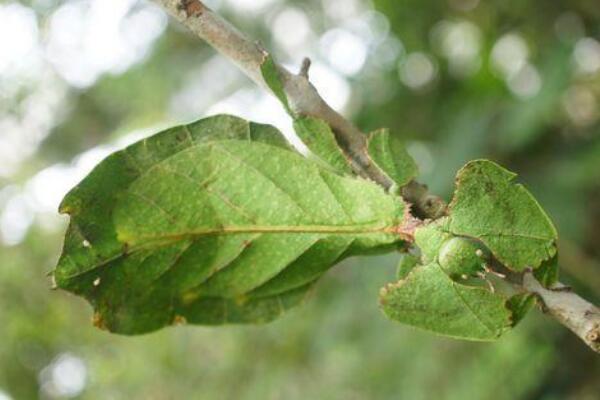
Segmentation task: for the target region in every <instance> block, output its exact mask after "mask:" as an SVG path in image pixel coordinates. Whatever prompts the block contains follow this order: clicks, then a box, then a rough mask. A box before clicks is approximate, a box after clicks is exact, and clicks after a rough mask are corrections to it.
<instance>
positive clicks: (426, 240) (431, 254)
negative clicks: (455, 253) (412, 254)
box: [415, 217, 452, 264]
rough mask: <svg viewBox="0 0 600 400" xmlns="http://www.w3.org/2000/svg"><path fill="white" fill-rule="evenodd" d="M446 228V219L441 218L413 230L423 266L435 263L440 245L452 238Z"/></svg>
mask: <svg viewBox="0 0 600 400" xmlns="http://www.w3.org/2000/svg"><path fill="white" fill-rule="evenodd" d="M447 226H448V218H447V217H443V218H440V219H438V220H436V221H433V222H430V223H427V224H424V225H422V226H420V227H418V228H417V229H416V230H415V244H416V245H417V246H418V247H419V249H421V257H422V259H423V261H422V262H423V264H429V263H432V262H437V258H438V254H439V252H440V249H441V248H442V245H443V244H444V242H446V241H447V240H448V239H450V238H451V237H452V235H451V234H450V233H448V231H447V230H448V228H447Z"/></svg>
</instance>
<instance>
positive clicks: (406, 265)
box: [396, 253, 419, 280]
mask: <svg viewBox="0 0 600 400" xmlns="http://www.w3.org/2000/svg"><path fill="white" fill-rule="evenodd" d="M418 263H419V257H417V256H415V255H414V254H411V253H404V254H402V256H401V258H400V261H399V262H398V267H397V268H396V279H398V280H400V279H404V278H406V277H407V276H408V274H409V273H410V272H411V271H412V270H413V269H414V268H415V267H416V266H417V264H418Z"/></svg>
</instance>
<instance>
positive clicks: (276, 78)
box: [260, 54, 293, 115]
mask: <svg viewBox="0 0 600 400" xmlns="http://www.w3.org/2000/svg"><path fill="white" fill-rule="evenodd" d="M260 72H261V73H262V76H263V79H264V80H265V82H266V84H267V86H269V88H270V89H271V91H273V94H274V95H275V97H277V98H278V99H279V101H280V102H281V104H283V106H284V107H285V110H286V111H287V112H288V114H290V115H293V113H292V109H291V108H290V104H289V102H288V98H287V95H286V94H285V88H284V86H283V82H282V81H281V77H280V75H279V70H278V68H277V64H275V60H273V57H272V56H271V55H270V54H267V55H266V56H265V59H264V61H263V63H262V64H261V65H260Z"/></svg>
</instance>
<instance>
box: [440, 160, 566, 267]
mask: <svg viewBox="0 0 600 400" xmlns="http://www.w3.org/2000/svg"><path fill="white" fill-rule="evenodd" d="M515 176H516V175H515V174H513V173H512V172H509V171H507V170H506V169H504V168H502V167H500V166H499V165H497V164H495V163H493V162H491V161H488V160H477V161H472V162H470V163H468V164H467V165H466V166H464V167H463V168H462V169H461V170H460V171H459V173H458V175H457V183H456V191H455V193H454V199H453V200H452V203H451V204H450V223H449V231H450V232H451V233H453V234H455V235H464V236H470V237H473V238H477V239H479V240H481V241H482V242H483V243H484V244H485V245H486V246H487V247H488V248H489V249H490V250H491V252H492V253H493V254H494V256H495V257H496V258H497V259H498V260H499V261H500V262H502V263H503V264H504V265H505V266H506V267H508V268H510V269H512V270H515V271H523V270H524V269H525V268H526V267H532V268H537V267H539V266H540V264H541V263H542V262H543V261H544V260H548V259H550V258H552V257H553V256H554V255H555V254H556V245H555V242H556V239H557V233H556V229H555V228H554V226H553V225H552V222H551V221H550V219H549V218H548V216H547V215H546V213H545V212H544V211H543V210H542V208H541V207H540V205H539V204H538V203H537V201H535V199H534V198H533V196H532V195H531V194H530V193H529V192H528V191H527V190H526V189H525V188H524V187H523V186H522V185H519V184H515V183H513V180H514V178H515Z"/></svg>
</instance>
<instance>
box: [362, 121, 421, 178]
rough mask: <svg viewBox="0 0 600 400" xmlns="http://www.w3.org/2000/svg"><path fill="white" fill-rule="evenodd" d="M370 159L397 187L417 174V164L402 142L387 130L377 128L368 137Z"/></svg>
mask: <svg viewBox="0 0 600 400" xmlns="http://www.w3.org/2000/svg"><path fill="white" fill-rule="evenodd" d="M368 151H369V155H370V157H371V159H372V160H373V161H374V162H375V164H377V166H378V167H379V168H380V169H382V170H383V171H384V172H385V173H386V174H387V175H388V176H389V177H390V178H391V179H392V180H393V181H394V182H395V183H396V186H397V187H398V188H400V187H402V186H404V185H406V184H407V183H408V182H410V181H411V180H412V179H413V178H414V177H415V176H416V175H417V172H418V171H417V165H416V164H415V161H414V160H413V158H412V157H411V156H410V155H409V154H408V152H407V151H406V147H405V146H404V143H402V141H400V140H399V139H398V138H397V137H395V136H392V135H390V132H389V130H387V129H379V130H376V131H374V132H372V133H371V134H370V135H369V138H368Z"/></svg>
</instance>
